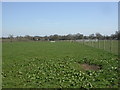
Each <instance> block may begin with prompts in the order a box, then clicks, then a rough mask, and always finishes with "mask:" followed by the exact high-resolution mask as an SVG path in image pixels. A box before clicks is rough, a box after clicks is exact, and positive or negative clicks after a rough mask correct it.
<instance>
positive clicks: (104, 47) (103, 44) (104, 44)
mask: <svg viewBox="0 0 120 90" xmlns="http://www.w3.org/2000/svg"><path fill="white" fill-rule="evenodd" d="M103 47H104V50H105V40H104V44H103Z"/></svg>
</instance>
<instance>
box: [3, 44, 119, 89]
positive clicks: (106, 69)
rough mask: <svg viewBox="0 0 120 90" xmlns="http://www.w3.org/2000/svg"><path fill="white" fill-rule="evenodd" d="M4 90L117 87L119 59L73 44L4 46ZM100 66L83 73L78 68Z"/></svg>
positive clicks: (104, 52) (101, 51)
mask: <svg viewBox="0 0 120 90" xmlns="http://www.w3.org/2000/svg"><path fill="white" fill-rule="evenodd" d="M2 52H3V56H2V58H3V62H2V63H3V68H2V69H3V73H2V74H3V88H14V87H19V88H30V87H32V88H33V87H35V88H51V87H54V88H60V87H72V88H80V87H83V88H95V87H96V88H110V87H114V88H117V87H118V73H117V71H118V57H117V55H114V54H111V53H109V52H107V51H103V50H100V49H96V48H93V47H89V46H85V45H82V44H80V43H73V42H55V43H51V42H13V43H8V42H6V43H3V50H2ZM82 63H89V64H94V65H101V66H102V69H101V70H98V71H92V70H89V71H85V70H84V69H83V68H82V67H81V65H80V64H82Z"/></svg>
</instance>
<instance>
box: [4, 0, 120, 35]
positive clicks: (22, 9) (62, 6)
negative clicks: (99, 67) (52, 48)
mask: <svg viewBox="0 0 120 90" xmlns="http://www.w3.org/2000/svg"><path fill="white" fill-rule="evenodd" d="M2 26H3V27H2V31H3V32H2V34H3V36H8V35H9V34H13V35H14V36H20V35H32V36H38V35H39V36H44V35H51V34H52V35H53V34H59V35H66V34H75V33H81V34H84V35H89V34H92V33H96V32H99V33H101V34H103V35H110V34H112V33H115V31H117V30H118V3H117V2H16V3H15V2H3V3H2Z"/></svg>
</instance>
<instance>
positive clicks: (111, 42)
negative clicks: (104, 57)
mask: <svg viewBox="0 0 120 90" xmlns="http://www.w3.org/2000/svg"><path fill="white" fill-rule="evenodd" d="M110 52H112V40H111V39H110Z"/></svg>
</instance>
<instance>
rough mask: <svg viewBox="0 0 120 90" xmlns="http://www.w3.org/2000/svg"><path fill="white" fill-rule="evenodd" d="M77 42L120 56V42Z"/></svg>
mask: <svg viewBox="0 0 120 90" xmlns="http://www.w3.org/2000/svg"><path fill="white" fill-rule="evenodd" d="M77 42H80V43H82V44H84V45H87V46H91V47H94V48H99V49H103V50H105V51H108V52H111V53H114V54H117V55H118V40H79V41H78V40H77Z"/></svg>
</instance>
